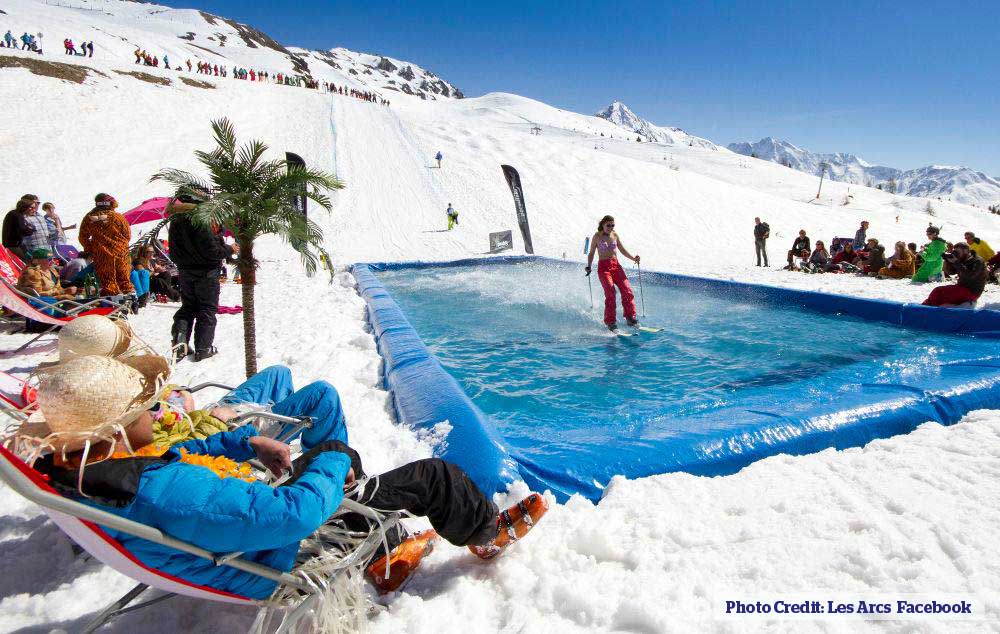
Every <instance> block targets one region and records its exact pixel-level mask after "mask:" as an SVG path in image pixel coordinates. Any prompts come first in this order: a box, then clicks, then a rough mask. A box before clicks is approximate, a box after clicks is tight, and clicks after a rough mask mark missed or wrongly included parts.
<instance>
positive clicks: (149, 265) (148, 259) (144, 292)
mask: <svg viewBox="0 0 1000 634" xmlns="http://www.w3.org/2000/svg"><path fill="white" fill-rule="evenodd" d="M154 254H155V252H154V251H153V247H152V246H147V247H143V248H142V249H141V250H140V251H139V253H138V255H137V256H136V258H135V259H134V260H132V273H131V275H130V276H129V280H130V281H131V282H132V286H134V287H135V295H136V297H137V299H138V301H137V303H136V305H137V307H138V308H144V307H145V306H146V303H147V302H148V301H149V292H150V290H149V281H150V279H151V277H152V274H153V273H152V269H153V255H154Z"/></svg>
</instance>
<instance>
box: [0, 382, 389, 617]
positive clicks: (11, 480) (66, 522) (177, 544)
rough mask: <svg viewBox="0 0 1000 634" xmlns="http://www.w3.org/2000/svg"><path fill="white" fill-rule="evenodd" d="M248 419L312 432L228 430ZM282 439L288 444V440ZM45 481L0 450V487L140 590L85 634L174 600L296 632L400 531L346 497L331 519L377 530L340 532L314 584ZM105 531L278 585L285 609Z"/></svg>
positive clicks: (264, 415)
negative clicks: (237, 612) (252, 427)
mask: <svg viewBox="0 0 1000 634" xmlns="http://www.w3.org/2000/svg"><path fill="white" fill-rule="evenodd" d="M209 385H213V386H216V387H222V388H227V386H224V385H220V384H202V385H200V386H195V387H194V388H190V389H191V390H193V391H197V390H198V389H201V388H204V387H207V386H209ZM227 389H228V388H227ZM252 418H255V419H258V420H263V421H270V422H274V423H279V424H282V425H287V424H292V425H295V426H299V428H300V429H301V428H302V427H307V426H308V425H309V424H310V421H309V420H308V419H293V418H289V417H286V416H280V415H278V414H273V413H271V412H267V411H258V412H250V413H246V414H243V415H242V416H241V420H238V421H237V420H235V419H234V421H231V422H232V423H233V424H241V423H245V422H246V421H247V420H249V419H252ZM290 432H291V433H294V430H290ZM282 435H283V436H286V437H287V436H288V433H286V434H282ZM46 480H47V479H46V478H45V476H43V475H42V474H41V473H39V472H38V471H35V470H34V469H33V468H32V467H30V466H29V465H28V464H27V463H25V462H24V461H23V460H22V459H21V458H20V457H18V456H17V455H15V454H14V453H13V452H12V451H11V450H10V449H8V448H7V447H2V446H0V481H3V482H4V484H6V485H7V486H9V487H10V488H11V489H13V490H14V491H15V492H17V493H18V494H19V495H21V496H23V497H24V498H26V499H28V500H30V501H32V502H34V503H35V504H38V505H39V506H41V507H42V509H43V510H44V511H45V513H46V514H47V515H48V516H49V517H50V518H51V519H52V521H53V522H54V523H55V524H56V525H57V526H58V527H59V528H60V529H61V530H62V531H63V532H64V533H66V535H68V536H69V537H70V538H71V539H72V540H73V541H74V542H75V543H76V544H77V545H79V546H80V547H81V548H82V549H84V550H85V551H87V552H88V553H90V555H91V556H93V557H94V558H95V559H97V560H98V561H100V562H101V563H103V564H105V565H107V566H108V567H110V568H112V569H114V570H116V571H118V572H120V573H122V574H123V575H126V576H128V577H130V578H131V579H134V580H135V581H137V582H138V583H137V585H136V586H135V587H134V588H132V590H130V591H129V592H128V593H126V594H125V595H124V596H122V597H121V598H119V599H117V600H115V601H113V602H112V603H110V604H109V605H108V606H107V607H106V608H105V609H103V610H101V612H99V613H98V614H97V616H96V617H95V618H94V619H93V620H92V621H91V622H90V623H89V624H87V626H86V627H85V628H84V629H83V630H82V631H83V632H84V633H85V634H90V633H91V632H94V631H96V630H97V629H98V628H100V627H102V626H103V625H105V624H106V623H108V622H110V621H111V620H113V619H114V618H116V617H118V616H120V615H122V614H125V613H127V612H132V611H135V610H139V609H142V608H144V607H148V606H150V605H153V604H155V603H159V602H161V601H164V600H166V599H169V598H170V597H172V596H175V595H184V596H189V597H194V598H197V599H205V600H207V601H219V602H222V603H233V604H237V605H246V606H257V607H259V608H262V611H261V612H260V613H259V615H258V618H257V619H256V620H255V622H254V626H253V628H252V630H251V631H254V632H262V631H264V629H265V628H269V627H270V626H272V625H273V624H272V623H271V622H270V621H271V617H272V616H273V615H274V614H275V611H280V612H281V615H282V616H281V621H280V624H279V625H278V628H277V630H276V632H288V631H295V628H296V627H297V626H298V624H299V623H301V622H302V619H303V618H305V617H306V616H307V615H309V613H310V611H311V610H312V609H314V608H317V607H318V605H319V601H320V595H321V592H322V590H323V588H325V587H328V585H329V584H330V583H331V582H332V581H334V579H335V578H336V577H339V576H341V575H343V574H344V573H346V572H348V571H351V574H361V569H362V567H363V566H364V564H365V563H366V562H367V561H368V560H369V559H371V557H372V556H373V555H374V554H375V552H376V551H377V550H378V548H379V546H380V545H382V544H383V543H385V532H386V531H388V530H390V529H393V528H397V527H398V526H399V523H400V519H401V518H402V516H403V514H402V513H399V512H397V513H382V512H378V511H375V510H373V509H370V508H368V507H366V506H364V505H362V504H359V503H358V502H355V501H354V500H351V499H349V498H347V497H345V498H344V500H343V502H342V503H341V505H340V507H339V508H338V510H337V513H336V514H335V516H334V517H336V515H339V514H342V513H357V514H360V515H363V516H365V517H367V518H368V519H369V520H370V523H371V524H372V525H373V526H377V527H378V530H372V531H371V532H369V533H368V534H367V535H365V534H360V535H359V534H356V533H354V534H352V533H347V532H345V533H344V537H343V540H342V541H343V543H342V544H340V545H339V547H337V548H336V551H335V552H336V553H337V556H338V557H339V560H338V561H337V562H336V563H335V564H333V565H331V566H330V567H329V569H331V570H332V573H330V576H329V577H327V578H325V579H317V578H315V576H314V575H312V574H309V573H306V572H304V571H302V570H298V569H295V570H293V571H292V572H290V573H286V572H282V571H280V570H277V569H274V568H270V567H268V566H264V565H261V564H259V563H256V562H252V561H247V560H245V559H243V558H242V557H241V555H242V553H213V552H210V551H208V550H205V549H203V548H200V547H198V546H195V545H194V544H191V543H189V542H185V541H183V540H179V539H176V538H174V537H172V536H170V535H167V534H165V533H163V532H162V531H161V530H159V529H157V528H154V527H152V526H148V525H146V524H141V523H139V522H134V521H131V520H128V519H124V518H122V517H119V516H117V515H113V514H111V513H108V512H106V511H103V510H101V509H98V508H95V507H93V506H88V505H86V504H82V503H80V502H77V501H75V500H71V499H68V498H66V497H63V496H62V495H60V494H59V493H58V492H57V491H56V490H55V489H53V488H52V487H51V486H49V484H48V483H47V481H46ZM102 527H108V528H111V529H113V530H115V531H121V532H122V533H127V534H129V535H133V536H136V537H140V538H142V539H145V540H148V541H151V542H154V543H156V544H160V545H162V546H167V547H170V548H174V549H176V550H179V551H182V552H185V553H188V554H191V555H194V556H196V557H201V558H203V559H207V560H209V561H212V562H214V563H215V565H217V566H229V567H232V568H236V569H238V570H242V571H244V572H248V573H251V574H255V575H259V576H261V577H263V578H265V579H270V580H272V581H276V582H277V583H278V584H279V591H280V589H281V588H285V589H291V590H294V591H295V592H294V593H285V596H286V604H284V605H274V604H273V603H268V602H266V601H258V600H255V599H250V598H248V597H244V596H240V595H237V594H233V593H230V592H225V591H222V590H217V589H215V588H211V587H208V586H201V585H197V584H193V583H190V582H188V581H185V580H183V579H180V578H178V577H175V576H172V575H168V574H165V573H163V572H160V571H159V570H156V569H155V568H150V567H149V566H146V565H145V564H143V563H142V562H141V561H139V560H138V559H137V558H136V557H135V556H134V555H132V553H130V552H129V551H128V550H126V549H125V548H124V546H122V544H121V543H120V542H118V541H117V540H115V539H113V538H112V537H111V536H110V535H108V533H107V532H105V530H104V528H102ZM324 539H325V540H326V542H327V543H330V540H329V537H325V538H324ZM150 588H153V589H155V590H159V591H161V594H159V595H157V596H150V597H148V598H147V599H146V600H144V601H142V602H140V603H137V604H134V605H133V603H134V602H135V601H136V600H138V599H139V598H140V597H141V596H142V595H144V594H145V593H146V591H147V590H149V589H150ZM289 595H291V596H294V597H295V599H294V600H291V602H290V604H288V603H287V602H288V599H287V596H289ZM343 618H344V619H345V621H346V620H350V619H351V618H357V615H350V614H345V615H343ZM345 627H347V628H349V627H350V624H347V625H346V626H345Z"/></svg>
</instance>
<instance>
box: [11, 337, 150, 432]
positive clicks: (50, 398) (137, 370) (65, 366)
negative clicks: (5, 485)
mask: <svg viewBox="0 0 1000 634" xmlns="http://www.w3.org/2000/svg"><path fill="white" fill-rule="evenodd" d="M169 376H170V365H169V363H168V362H167V360H166V359H165V358H163V357H161V356H158V355H138V356H134V357H129V358H125V359H122V360H121V361H119V360H116V359H112V358H110V357H105V356H99V355H88V356H82V357H76V358H74V359H71V360H70V361H67V362H65V363H61V364H59V365H57V366H54V367H51V368H47V369H45V370H42V371H40V372H39V373H38V379H39V382H38V411H36V412H35V413H34V414H32V416H31V417H30V418H29V422H28V424H27V425H25V426H23V427H22V429H21V430H20V433H21V434H22V435H26V436H31V437H35V438H39V439H44V440H45V441H47V442H48V443H49V444H51V445H52V446H53V447H56V449H57V450H60V449H61V450H63V451H74V450H76V449H80V448H82V447H83V445H84V443H85V442H86V441H87V440H91V441H96V440H102V439H107V438H109V437H110V436H112V435H113V434H114V433H115V432H116V431H117V430H118V428H119V427H122V428H124V427H127V426H128V425H130V424H131V423H133V422H135V420H136V419H137V418H138V417H139V415H140V414H142V412H144V411H146V410H147V409H149V408H150V407H152V405H153V403H155V402H156V401H157V399H158V398H159V396H160V391H161V390H162V388H163V386H164V384H165V382H166V381H167V379H168V378H169Z"/></svg>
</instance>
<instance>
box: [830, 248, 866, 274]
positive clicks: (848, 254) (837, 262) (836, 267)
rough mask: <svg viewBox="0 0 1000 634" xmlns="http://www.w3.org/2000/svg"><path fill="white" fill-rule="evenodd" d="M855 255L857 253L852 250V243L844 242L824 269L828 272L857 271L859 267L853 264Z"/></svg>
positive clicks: (856, 255)
mask: <svg viewBox="0 0 1000 634" xmlns="http://www.w3.org/2000/svg"><path fill="white" fill-rule="evenodd" d="M857 257H858V254H857V253H855V252H854V245H852V244H845V245H844V248H843V250H841V252H840V253H838V254H837V255H835V256H833V259H832V260H830V264H828V265H827V267H826V270H827V272H828V273H847V272H851V271H857V270H859V269H858V267H856V266H855V265H854V260H855V259H856V258H857Z"/></svg>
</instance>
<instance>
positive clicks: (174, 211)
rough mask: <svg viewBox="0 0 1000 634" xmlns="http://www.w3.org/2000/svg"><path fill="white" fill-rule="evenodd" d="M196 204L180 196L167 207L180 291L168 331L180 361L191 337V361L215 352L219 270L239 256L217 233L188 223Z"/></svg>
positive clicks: (195, 201)
mask: <svg viewBox="0 0 1000 634" xmlns="http://www.w3.org/2000/svg"><path fill="white" fill-rule="evenodd" d="M199 202H200V201H198V200H197V199H195V198H194V197H193V196H188V195H182V196H178V198H177V200H176V201H173V202H171V204H170V205H169V206H168V207H167V214H168V215H169V216H170V229H169V230H168V235H169V239H170V258H171V259H172V260H173V261H174V263H175V264H176V265H177V269H178V275H179V278H178V281H179V283H180V291H181V307H180V308H179V309H178V310H177V312H176V313H174V323H173V328H172V329H171V335H172V341H173V345H174V346H180V345H182V344H183V348H179V349H178V351H177V352H176V353H175V354H177V355H178V357H181V358H182V355H185V354H186V353H187V351H188V349H189V345H190V344H189V341H190V339H191V335H192V334H193V335H194V360H195V361H202V360H204V359H208V358H210V357H212V356H215V354H216V353H217V352H218V350H216V348H215V346H214V345H213V344H214V343H215V325H216V320H217V318H216V314H217V313H218V311H219V292H220V284H221V282H220V280H219V273H220V270H219V269H220V268H221V269H222V272H225V270H226V267H225V260H228V259H230V258H231V257H233V256H235V255H236V254H238V253H239V247H238V246H237V245H235V244H233V245H227V244H226V243H225V242H224V241H223V239H222V235H221V232H218V233H217V232H215V231H213V230H212V229H211V228H208V227H203V226H201V225H196V224H195V223H194V222H192V221H191V214H190V213H188V212H190V211H191V210H192V209H194V208H195V207H196V206H197V205H198V203H199ZM178 360H179V359H178Z"/></svg>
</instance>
